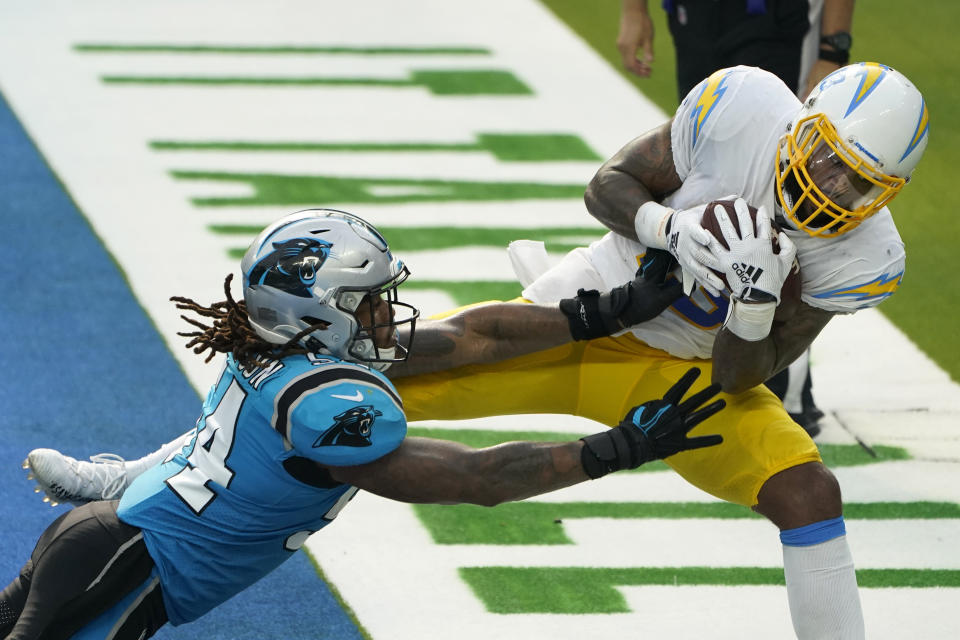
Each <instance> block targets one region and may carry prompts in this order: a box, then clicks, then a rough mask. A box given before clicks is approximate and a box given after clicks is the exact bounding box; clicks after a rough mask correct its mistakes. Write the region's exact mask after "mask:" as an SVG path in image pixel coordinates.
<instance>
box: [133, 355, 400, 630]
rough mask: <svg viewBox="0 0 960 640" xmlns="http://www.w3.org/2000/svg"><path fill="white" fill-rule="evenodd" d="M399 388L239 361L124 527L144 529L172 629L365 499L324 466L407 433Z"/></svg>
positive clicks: (328, 369) (154, 473)
mask: <svg viewBox="0 0 960 640" xmlns="http://www.w3.org/2000/svg"><path fill="white" fill-rule="evenodd" d="M406 431H407V424H406V417H405V416H404V413H403V408H402V405H401V402H400V398H399V396H398V395H397V392H396V389H394V387H393V385H392V384H391V383H390V382H389V381H388V380H387V379H386V378H385V377H384V376H383V375H382V374H380V373H379V372H377V371H373V370H371V369H369V368H367V367H364V366H361V365H357V364H352V363H349V362H344V361H342V360H338V359H336V358H330V357H322V356H302V355H298V356H290V357H287V358H284V359H283V360H281V361H276V362H272V363H271V365H270V366H268V367H265V368H258V369H256V370H253V371H245V370H244V371H241V369H240V367H239V366H238V365H237V363H236V362H235V361H234V359H233V357H232V356H229V357H228V358H227V363H226V366H225V368H224V370H223V373H222V374H221V376H220V379H219V380H218V381H217V383H216V385H214V387H213V388H212V389H211V390H210V393H209V394H208V395H207V399H206V402H205V403H204V406H203V415H202V416H201V417H200V419H199V421H198V422H197V427H196V428H195V429H194V431H193V437H192V438H190V439H189V441H187V442H186V444H185V445H184V447H183V449H182V450H181V451H179V452H177V453H176V454H174V455H172V456H171V457H170V458H168V459H167V460H166V461H165V462H163V463H162V464H160V465H158V466H156V467H154V468H153V469H151V470H150V471H148V472H146V473H144V474H142V475H141V476H139V477H138V478H137V479H136V480H135V481H134V482H133V484H131V485H130V487H129V488H128V489H127V491H126V493H124V495H123V499H122V500H121V502H120V507H119V509H118V512H117V513H118V515H119V517H120V519H121V520H123V521H124V522H127V523H128V524H131V525H134V526H136V527H140V528H141V529H143V534H144V540H145V541H146V544H147V549H148V550H149V551H150V555H151V557H152V558H153V559H154V562H155V563H156V565H157V570H158V572H159V575H160V581H161V585H162V587H163V596H164V605H165V606H166V609H167V615H168V617H169V619H170V622H171V623H172V624H174V625H177V624H182V623H185V622H189V621H191V620H194V619H196V618H198V617H200V616H201V615H203V614H204V613H206V612H207V611H209V610H210V609H213V608H214V607H216V606H217V605H219V604H220V603H222V602H224V601H225V600H227V599H229V598H230V597H232V596H233V595H234V594H236V593H238V592H240V591H242V590H243V589H245V588H246V587H248V586H249V585H251V584H253V583H254V582H256V581H257V580H259V579H260V578H261V577H263V576H264V575H266V574H267V573H269V572H270V571H272V570H273V569H275V568H276V567H277V566H279V565H280V564H281V563H282V562H283V561H285V560H286V559H287V558H289V557H290V556H291V555H293V553H294V552H295V551H296V550H297V549H299V548H300V547H301V546H302V545H303V543H304V541H305V540H306V539H307V537H308V536H309V535H310V534H311V533H313V532H315V531H317V530H319V529H321V528H323V527H324V526H326V525H327V524H328V523H329V522H330V521H332V520H333V518H334V517H336V515H337V513H339V511H340V509H342V508H343V507H344V505H346V503H347V502H348V501H349V500H350V499H351V498H352V497H353V495H354V494H355V493H356V491H357V489H356V488H355V487H351V486H349V485H343V484H338V483H336V482H335V481H333V480H332V479H331V478H330V476H329V474H328V473H327V472H326V471H325V470H324V469H322V468H320V467H318V466H317V465H316V464H314V463H315V462H319V463H321V464H323V465H333V466H348V465H357V464H365V463H368V462H371V461H373V460H376V459H377V458H380V457H381V456H384V455H386V454H387V453H389V452H391V451H393V450H394V449H396V448H397V447H398V446H400V443H401V442H402V441H403V438H404V436H405V435H406Z"/></svg>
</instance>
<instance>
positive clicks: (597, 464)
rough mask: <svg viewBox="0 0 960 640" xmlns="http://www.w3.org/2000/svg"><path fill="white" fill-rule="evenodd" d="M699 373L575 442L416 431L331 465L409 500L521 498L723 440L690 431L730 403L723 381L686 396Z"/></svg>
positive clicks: (364, 484) (343, 475) (360, 483)
mask: <svg viewBox="0 0 960 640" xmlns="http://www.w3.org/2000/svg"><path fill="white" fill-rule="evenodd" d="M699 375H700V370H699V369H697V368H696V367H694V368H691V369H690V370H689V371H687V373H686V374H684V375H683V376H682V377H681V378H680V380H679V381H677V382H676V383H675V384H674V385H673V386H672V387H671V388H670V389H669V390H668V391H667V392H666V393H665V394H664V395H663V398H661V399H658V400H651V401H649V402H647V403H644V404H642V405H640V406H637V407H634V408H633V409H631V410H630V411H629V412H628V413H627V415H626V416H625V417H624V419H623V420H622V421H621V422H620V424H618V425H617V426H615V427H613V428H612V429H604V430H603V431H601V432H600V433H595V434H593V435H590V436H587V437H585V438H581V439H580V440H576V441H574V442H556V443H545V442H507V443H504V444H500V445H496V446H493V447H487V448H485V449H473V448H471V447H468V446H466V445H462V444H458V443H455V442H447V441H444V440H434V439H432V438H413V437H411V438H407V439H405V440H404V441H403V442H402V443H401V444H400V446H399V447H398V448H397V449H396V450H395V451H392V452H391V453H388V454H387V455H385V456H383V457H382V458H380V459H378V460H374V461H373V462H370V463H368V464H364V465H359V466H354V467H327V471H328V473H329V474H330V476H331V477H332V478H333V479H334V480H336V481H338V482H343V483H346V484H350V485H353V486H355V487H359V488H360V489H364V490H366V491H369V492H371V493H375V494H377V495H380V496H383V497H385V498H390V499H392V500H400V501H403V502H423V503H441V504H456V503H469V504H479V505H484V506H494V505H497V504H500V503H502V502H508V501H511V500H523V499H524V498H529V497H531V496H535V495H539V494H541V493H547V492H548V491H555V490H556V489H561V488H563V487H568V486H570V485H573V484H577V483H578V482H583V481H584V480H587V479H588V478H600V477H602V476H604V475H606V474H608V473H612V472H614V471H620V470H621V469H635V468H637V467H639V466H640V465H642V464H644V463H646V462H650V461H651V460H658V459H661V458H666V457H668V456H672V455H673V454H675V453H679V452H681V451H687V450H689V449H699V448H701V447H709V446H713V445H716V444H719V443H720V442H722V441H723V438H722V437H720V436H719V435H699V436H695V437H693V438H690V437H688V436H687V434H688V433H689V432H690V430H691V429H693V428H694V427H695V426H697V425H698V424H699V423H701V422H703V421H704V420H706V419H707V418H709V417H710V416H712V415H713V414H715V413H716V412H718V411H720V410H721V409H722V408H723V406H724V401H723V400H717V401H714V402H710V400H711V399H712V398H713V396H714V395H716V393H717V392H718V391H719V387H717V385H711V386H709V387H707V388H705V389H701V390H700V391H698V392H696V393H694V394H693V395H691V396H689V397H687V398H686V399H685V400H684V399H683V398H684V396H685V395H687V392H688V391H689V390H690V388H691V386H692V385H693V384H694V382H695V381H696V379H697V377H698V376H699ZM681 400H683V401H682V402H681ZM708 402H710V404H706V403H708ZM703 405H706V406H703Z"/></svg>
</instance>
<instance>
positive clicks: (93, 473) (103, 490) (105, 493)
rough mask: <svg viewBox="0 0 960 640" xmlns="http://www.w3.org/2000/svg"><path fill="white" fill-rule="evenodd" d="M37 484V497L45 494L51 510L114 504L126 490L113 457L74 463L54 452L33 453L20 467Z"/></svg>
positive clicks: (119, 462)
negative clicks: (63, 505) (67, 505)
mask: <svg viewBox="0 0 960 640" xmlns="http://www.w3.org/2000/svg"><path fill="white" fill-rule="evenodd" d="M23 467H24V469H29V471H30V474H29V476H30V477H32V479H34V480H36V481H37V486H36V488H35V489H34V491H35V492H36V493H41V492H43V493H44V494H46V495H45V496H44V498H43V501H44V502H49V503H50V506H52V507H53V506H56V505H58V504H61V503H70V504H73V505H80V504H84V503H86V502H93V501H95V500H116V499H118V498H119V497H120V496H121V495H123V490H124V489H126V488H127V470H126V468H125V466H124V461H123V458H121V457H120V456H118V455H115V454H112V453H99V454H97V455H95V456H90V462H85V461H82V460H76V459H74V458H71V457H70V456H65V455H63V454H62V453H60V452H59V451H55V450H54V449H34V450H33V451H31V452H30V454H29V455H28V456H27V459H26V460H25V461H24V463H23Z"/></svg>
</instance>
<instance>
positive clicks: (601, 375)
mask: <svg viewBox="0 0 960 640" xmlns="http://www.w3.org/2000/svg"><path fill="white" fill-rule="evenodd" d="M694 365H696V366H698V367H700V369H701V371H702V373H701V375H700V378H699V379H698V380H697V381H696V383H694V386H693V387H692V388H691V390H690V392H689V393H693V392H695V391H697V390H699V389H702V388H703V387H705V386H707V385H708V384H709V383H710V376H711V369H712V363H711V362H710V361H708V360H695V361H690V360H682V359H680V358H675V357H673V356H670V355H669V354H667V353H666V352H664V351H661V350H659V349H653V348H651V347H648V346H647V345H645V344H643V343H642V342H640V341H639V340H637V339H635V338H634V337H633V336H631V335H625V336H620V337H617V338H601V339H597V340H591V341H589V342H578V343H572V344H568V345H564V346H561V347H556V348H554V349H549V350H546V351H541V352H538V353H533V354H529V355H526V356H521V357H519V358H513V359H511V360H506V361H503V362H499V363H496V364H492V365H478V366H467V367H461V368H458V369H453V370H450V371H443V372H438V373H433V374H426V375H420V376H412V377H409V378H398V379H396V380H393V382H394V384H396V386H397V389H398V390H399V391H400V397H401V398H403V405H404V409H405V411H406V413H407V418H408V419H409V420H456V419H465V418H479V417H486V416H495V415H509V414H518V413H563V414H571V415H576V416H582V417H584V418H590V419H592V420H596V421H597V422H600V423H603V424H605V425H608V426H615V425H617V424H618V423H619V422H620V420H621V419H622V418H623V417H624V415H625V414H626V413H627V410H628V409H630V408H631V407H633V406H635V405H638V404H641V403H643V402H646V401H648V400H653V399H656V398H659V397H661V396H662V395H663V394H664V393H665V392H666V391H667V389H669V388H670V387H671V386H672V385H673V383H675V382H676V381H677V380H679V379H680V377H681V376H682V375H683V374H684V373H685V372H686V371H687V370H688V369H689V368H690V367H691V366H694ZM689 393H688V395H689ZM719 397H721V398H723V399H724V400H726V402H727V406H726V408H725V409H724V410H723V411H721V412H720V413H718V414H717V415H715V416H713V417H711V418H709V419H708V420H706V421H705V422H703V423H701V424H700V425H698V426H697V427H695V428H694V429H693V431H692V432H691V435H693V436H695V435H701V434H711V433H719V434H721V435H722V436H723V444H720V445H718V446H715V447H707V448H704V449H697V450H694V451H685V452H683V453H679V454H677V455H674V456H671V457H670V458H668V459H667V460H666V462H667V464H669V465H670V466H671V467H672V468H673V469H674V470H676V471H677V473H679V474H680V475H681V476H683V477H684V478H685V479H686V480H687V481H689V482H690V483H692V484H693V485H695V486H697V487H699V488H701V489H703V490H704V491H706V492H708V493H710V494H712V495H714V496H716V497H718V498H721V499H723V500H726V501H728V502H734V503H737V504H741V505H744V506H748V507H749V506H753V505H755V504H756V503H757V493H758V492H759V491H760V487H762V486H763V483H764V482H766V480H767V479H768V478H769V477H770V476H772V475H773V474H775V473H777V472H779V471H782V470H784V469H788V468H790V467H793V466H795V465H798V464H802V463H805V462H813V461H819V460H820V454H819V452H818V451H817V447H816V445H814V443H813V440H811V439H810V437H809V436H808V435H807V433H806V432H805V431H804V430H803V429H802V428H801V427H800V426H799V425H797V424H796V423H795V422H793V420H791V419H790V417H789V416H788V415H787V413H786V411H785V410H784V409H783V406H782V405H781V403H780V401H779V400H778V399H777V397H776V396H775V395H774V394H773V393H771V392H770V391H768V390H767V389H766V388H765V387H762V386H760V387H756V388H754V389H751V390H749V391H747V392H744V393H741V394H738V395H736V396H731V395H728V394H720V396H719Z"/></svg>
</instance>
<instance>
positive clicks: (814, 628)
mask: <svg viewBox="0 0 960 640" xmlns="http://www.w3.org/2000/svg"><path fill="white" fill-rule="evenodd" d="M793 531H797V529H794V530H793ZM781 537H782V536H781ZM783 573H784V576H785V577H786V580H787V598H788V600H789V601H790V617H791V618H792V619H793V630H794V632H796V634H797V638H800V640H808V639H809V640H826V639H828V638H829V639H834V638H835V639H838V640H862V638H864V627H863V611H862V610H861V609H860V595H859V593H858V592H857V576H856V573H855V572H854V569H853V556H852V555H851V554H850V545H849V544H847V536H846V535H840V536H838V537H835V538H832V539H830V540H827V541H825V542H820V543H817V544H809V545H806V546H792V545H790V544H784V545H783Z"/></svg>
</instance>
